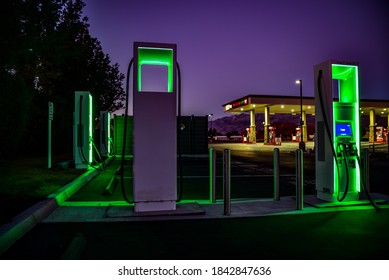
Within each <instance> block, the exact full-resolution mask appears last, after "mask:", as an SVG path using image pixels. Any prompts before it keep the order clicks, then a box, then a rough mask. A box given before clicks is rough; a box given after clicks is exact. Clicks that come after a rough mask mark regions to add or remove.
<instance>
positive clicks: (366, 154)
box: [363, 148, 370, 193]
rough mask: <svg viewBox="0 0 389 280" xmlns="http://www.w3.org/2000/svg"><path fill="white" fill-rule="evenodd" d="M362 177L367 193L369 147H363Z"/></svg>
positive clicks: (368, 190)
mask: <svg viewBox="0 0 389 280" xmlns="http://www.w3.org/2000/svg"><path fill="white" fill-rule="evenodd" d="M363 165H364V166H363V171H364V172H363V173H364V174H363V177H364V179H365V188H366V191H367V192H368V193H370V154H369V149H368V148H364V149H363Z"/></svg>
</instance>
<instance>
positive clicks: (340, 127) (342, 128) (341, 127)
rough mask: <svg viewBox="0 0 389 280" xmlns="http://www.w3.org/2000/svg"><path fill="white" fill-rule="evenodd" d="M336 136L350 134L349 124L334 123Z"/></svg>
mask: <svg viewBox="0 0 389 280" xmlns="http://www.w3.org/2000/svg"><path fill="white" fill-rule="evenodd" d="M335 129H336V136H352V135H353V133H352V130H351V124H348V123H337V124H336V128H335Z"/></svg>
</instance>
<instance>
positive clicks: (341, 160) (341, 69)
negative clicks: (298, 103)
mask: <svg viewBox="0 0 389 280" xmlns="http://www.w3.org/2000/svg"><path fill="white" fill-rule="evenodd" d="M358 75H359V73H358V63H355V62H345V61H336V60H328V61H324V62H322V63H320V64H317V65H315V66H314V78H315V111H316V112H315V126H316V135H315V150H316V190H317V197H318V198H320V199H322V200H325V201H333V202H336V201H341V200H343V199H344V200H358V199H359V192H360V191H361V174H360V166H359V164H360V163H359V158H360V114H359V77H358ZM342 196H343V199H339V197H342Z"/></svg>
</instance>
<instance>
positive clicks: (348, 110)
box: [332, 64, 361, 194]
mask: <svg viewBox="0 0 389 280" xmlns="http://www.w3.org/2000/svg"><path fill="white" fill-rule="evenodd" d="M332 79H334V80H338V91H339V92H338V97H339V100H338V102H334V103H333V120H334V122H333V132H334V133H333V135H334V143H333V145H334V149H335V151H336V150H337V148H338V143H339V142H341V141H343V140H344V139H345V138H349V139H348V141H350V143H353V144H355V145H356V147H357V149H358V154H360V143H361V142H360V120H359V86H358V83H359V77H358V66H355V65H341V64H333V65H332ZM337 124H344V125H347V124H350V126H351V135H352V136H350V137H345V136H336V125H337ZM355 161H356V159H355ZM355 164H357V162H355ZM342 168H344V167H343V165H342V167H341V168H340V172H341V173H342V172H345V171H344V170H343V169H342ZM348 171H349V178H350V184H349V191H358V192H359V191H360V170H359V168H349V169H348ZM339 176H341V178H342V175H339V174H338V169H337V165H336V162H335V160H334V183H335V194H337V193H338V192H339V188H340V186H339V183H340V184H341V183H342V181H343V180H338V178H339Z"/></svg>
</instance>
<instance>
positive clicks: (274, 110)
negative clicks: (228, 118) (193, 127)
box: [223, 95, 389, 117]
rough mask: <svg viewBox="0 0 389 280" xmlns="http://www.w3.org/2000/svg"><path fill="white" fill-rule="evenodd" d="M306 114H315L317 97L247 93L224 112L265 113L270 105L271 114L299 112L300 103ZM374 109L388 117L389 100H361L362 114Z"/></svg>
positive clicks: (228, 105)
mask: <svg viewBox="0 0 389 280" xmlns="http://www.w3.org/2000/svg"><path fill="white" fill-rule="evenodd" d="M301 101H302V108H303V111H305V113H306V114H309V115H315V99H314V98H313V97H302V99H301V100H300V97H299V96H281V95H246V96H244V97H241V98H239V99H236V100H233V101H231V102H229V103H226V104H223V108H224V112H226V113H232V114H240V113H244V112H249V111H252V110H254V112H255V113H264V112H265V108H266V107H269V108H270V112H271V114H292V115H294V114H299V113H300V111H301V108H300V104H301ZM371 110H374V111H375V114H376V115H380V116H385V117H387V116H388V114H389V101H388V100H367V99H361V100H360V111H361V115H369V114H370V111H371Z"/></svg>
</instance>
